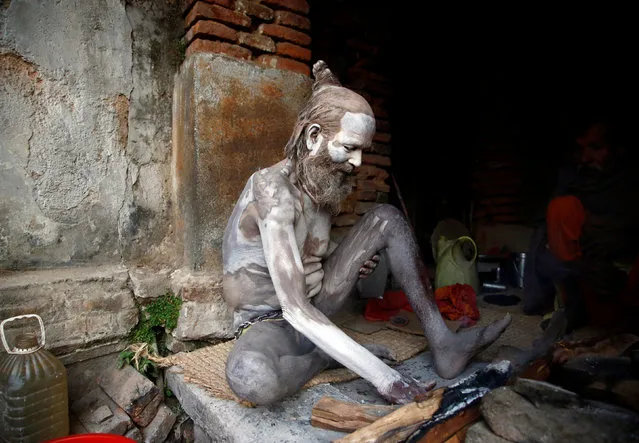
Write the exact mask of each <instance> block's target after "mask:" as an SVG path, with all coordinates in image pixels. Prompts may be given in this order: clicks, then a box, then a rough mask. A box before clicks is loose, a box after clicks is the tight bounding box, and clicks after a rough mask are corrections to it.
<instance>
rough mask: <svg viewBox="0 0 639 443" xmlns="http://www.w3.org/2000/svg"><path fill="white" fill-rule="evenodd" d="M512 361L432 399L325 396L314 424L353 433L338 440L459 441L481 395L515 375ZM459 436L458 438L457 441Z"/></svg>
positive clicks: (490, 367)
mask: <svg viewBox="0 0 639 443" xmlns="http://www.w3.org/2000/svg"><path fill="white" fill-rule="evenodd" d="M512 374H513V372H512V366H511V364H510V362H508V361H501V362H498V363H494V364H490V365H487V366H486V367H485V368H482V369H480V370H478V371H476V372H475V373H473V374H471V375H470V376H468V377H466V378H464V379H462V380H460V381H458V382H457V383H455V384H453V385H451V386H448V387H445V388H440V389H437V390H435V391H433V392H432V394H431V395H430V396H429V398H427V399H425V400H423V401H418V402H413V403H409V404H407V405H404V406H401V407H396V406H395V407H394V406H380V405H360V404H358V403H347V402H342V401H339V400H335V399H333V398H328V397H325V398H322V399H321V400H320V401H319V402H318V403H317V404H316V405H315V407H314V408H313V413H312V417H311V424H313V426H316V427H321V428H325V429H332V430H336V431H342V432H349V434H348V435H346V436H345V437H343V438H341V439H339V440H336V443H337V442H339V443H355V442H387V443H390V442H403V441H407V442H420V441H423V442H426V441H428V442H429V443H430V442H446V441H448V442H454V441H463V435H464V433H465V431H466V429H467V428H468V427H469V426H470V425H471V424H473V423H474V422H476V421H477V420H478V419H479V418H480V412H479V404H480V400H481V398H482V397H483V396H484V395H485V394H487V393H488V392H490V391H491V390H493V389H495V388H497V387H499V386H503V385H505V384H506V383H507V382H508V380H509V379H510V378H511V376H512ZM454 439H457V440H454Z"/></svg>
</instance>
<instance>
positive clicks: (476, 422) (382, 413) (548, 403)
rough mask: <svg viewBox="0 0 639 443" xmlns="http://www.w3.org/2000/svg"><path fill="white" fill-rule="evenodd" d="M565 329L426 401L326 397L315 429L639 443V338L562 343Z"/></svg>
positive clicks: (474, 439)
mask: <svg viewBox="0 0 639 443" xmlns="http://www.w3.org/2000/svg"><path fill="white" fill-rule="evenodd" d="M563 326H564V322H563V317H562V316H555V317H553V321H552V322H551V326H549V328H547V329H546V331H545V333H544V336H543V337H542V340H540V341H538V342H537V344H536V345H535V346H534V347H533V348H532V349H530V350H522V349H510V350H508V349H506V350H505V351H508V352H503V353H501V356H502V358H503V359H502V360H500V361H499V362H498V363H493V364H490V365H487V366H486V367H484V368H482V369H480V370H478V371H476V372H475V373H473V374H471V375H470V376H469V377H466V378H464V379H462V380H460V381H458V382H456V383H454V384H452V385H450V386H448V387H445V388H440V389H436V390H434V391H432V393H431V395H430V396H429V397H428V398H427V399H425V400H422V401H416V402H413V403H410V404H407V405H404V406H391V405H362V404H358V403H349V402H343V401H339V400H336V399H333V398H330V397H325V398H322V399H321V400H320V401H319V402H318V403H317V404H316V405H315V407H314V408H313V412H312V417H311V423H312V424H313V426H316V427H321V428H325V429H331V430H335V431H341V432H345V433H347V434H346V435H345V436H344V437H342V438H340V439H338V440H336V441H335V442H336V443H355V442H376V443H382V442H383V443H390V442H411V443H414V442H423V443H426V442H428V443H461V442H467V443H480V442H493V443H508V442H540V443H541V442H554V441H561V442H580V443H581V442H583V443H589V442H592V443H595V442H597V443H599V442H609V443H632V442H639V337H637V336H634V335H629V334H624V335H619V336H612V337H607V338H605V339H604V340H599V339H596V340H590V342H592V343H590V342H587V341H580V342H566V341H563V340H560V341H556V340H555V338H556V337H557V336H558V335H560V333H561V331H562V330H563ZM559 357H561V358H559ZM567 387H568V389H566V388H567Z"/></svg>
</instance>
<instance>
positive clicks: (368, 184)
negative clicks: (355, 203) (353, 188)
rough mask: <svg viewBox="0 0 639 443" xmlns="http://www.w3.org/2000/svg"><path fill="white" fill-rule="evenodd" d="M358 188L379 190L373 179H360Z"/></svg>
mask: <svg viewBox="0 0 639 443" xmlns="http://www.w3.org/2000/svg"><path fill="white" fill-rule="evenodd" d="M357 189H360V190H362V191H377V186H375V182H374V181H373V180H358V181H357Z"/></svg>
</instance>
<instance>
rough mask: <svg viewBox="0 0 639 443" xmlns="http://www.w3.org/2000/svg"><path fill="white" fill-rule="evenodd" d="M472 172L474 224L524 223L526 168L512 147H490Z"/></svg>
mask: <svg viewBox="0 0 639 443" xmlns="http://www.w3.org/2000/svg"><path fill="white" fill-rule="evenodd" d="M476 160H477V161H476V164H475V168H474V172H473V179H472V188H473V193H474V196H473V209H474V211H473V222H474V224H475V225H477V224H490V223H521V222H523V221H524V220H522V208H521V206H522V193H523V184H524V175H525V174H524V167H525V165H524V164H523V162H522V158H521V156H520V155H518V153H517V152H516V151H515V150H514V149H512V148H510V147H509V146H504V147H501V146H489V147H485V148H484V149H482V150H481V152H480V153H479V154H478V156H477V157H476Z"/></svg>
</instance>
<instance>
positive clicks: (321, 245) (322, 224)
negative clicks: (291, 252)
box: [295, 211, 331, 261]
mask: <svg viewBox="0 0 639 443" xmlns="http://www.w3.org/2000/svg"><path fill="white" fill-rule="evenodd" d="M330 230H331V217H330V214H328V213H327V212H325V211H318V212H310V213H309V211H307V212H298V213H297V216H296V223H295V240H296V242H297V247H298V249H299V251H300V255H301V257H302V261H304V259H305V258H308V257H324V256H325V255H326V253H327V251H328V245H329V240H330Z"/></svg>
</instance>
